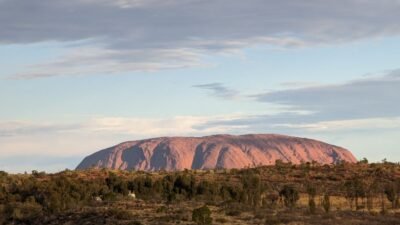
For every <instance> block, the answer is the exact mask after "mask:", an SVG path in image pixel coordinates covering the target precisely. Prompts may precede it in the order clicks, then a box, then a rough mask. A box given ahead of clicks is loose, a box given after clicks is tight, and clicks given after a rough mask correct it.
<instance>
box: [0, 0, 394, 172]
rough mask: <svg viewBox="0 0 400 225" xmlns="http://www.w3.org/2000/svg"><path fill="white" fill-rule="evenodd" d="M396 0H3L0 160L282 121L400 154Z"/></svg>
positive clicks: (43, 157) (373, 152)
mask: <svg viewBox="0 0 400 225" xmlns="http://www.w3.org/2000/svg"><path fill="white" fill-rule="evenodd" d="M399 11H400V1H399V0H380V1H376V0H338V1H325V0H297V1H290V0H281V1H273V0H248V1H242V0H69V1H62V0H0V170H5V171H8V172H14V173H20V172H24V171H28V172H29V171H31V170H34V169H35V170H39V171H48V172H56V171H60V170H64V169H66V168H69V169H74V168H75V167H76V166H77V164H78V163H79V162H80V161H81V160H82V159H83V157H85V156H86V155H88V154H91V153H93V152H95V151H98V150H101V149H104V148H106V147H110V146H113V145H116V144H118V143H121V142H124V141H128V140H137V139H142V138H151V137H159V136H204V135H211V134H248V133H279V134H287V135H294V136H300V137H307V138H313V139H318V140H321V141H324V142H328V143H330V144H334V145H338V146H341V147H344V148H347V149H349V150H351V151H352V152H353V153H354V155H355V156H356V157H357V158H358V159H362V158H364V157H365V158H367V159H369V160H370V161H374V162H375V161H381V160H383V159H387V160H388V161H393V162H399V161H400V154H399V151H400V149H399V146H400V138H399V137H400V62H399V59H400V23H399V22H398V21H400V13H398V12H399Z"/></svg>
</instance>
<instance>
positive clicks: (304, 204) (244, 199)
mask: <svg viewBox="0 0 400 225" xmlns="http://www.w3.org/2000/svg"><path fill="white" fill-rule="evenodd" d="M130 193H135V195H136V198H133V196H132V194H130ZM399 199H400V165H399V164H395V163H388V162H382V163H375V164H369V163H368V162H367V161H366V160H363V161H361V162H359V163H357V164H347V163H341V164H338V165H331V166H329V165H318V164H316V163H304V164H301V165H292V164H287V163H282V162H279V161H278V162H277V164H276V165H275V166H263V167H258V168H248V169H242V170H236V169H231V170H226V169H221V170H209V171H188V170H187V171H179V172H163V171H160V172H141V171H132V172H128V171H110V170H106V169H101V170H96V169H91V170H86V171H69V170H66V171H63V172H60V173H57V174H45V173H43V172H41V173H39V172H37V171H33V172H32V173H31V174H18V175H10V174H7V173H5V172H0V224H136V225H138V224H360V225H361V224H400V210H399V209H398V208H399V207H400V200H399Z"/></svg>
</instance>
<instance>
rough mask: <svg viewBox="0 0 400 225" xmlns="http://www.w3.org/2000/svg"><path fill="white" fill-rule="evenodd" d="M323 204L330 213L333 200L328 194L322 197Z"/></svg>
mask: <svg viewBox="0 0 400 225" xmlns="http://www.w3.org/2000/svg"><path fill="white" fill-rule="evenodd" d="M322 206H323V207H324V210H325V212H326V213H329V211H330V210H331V200H330V196H329V195H328V194H325V195H324V198H323V199H322Z"/></svg>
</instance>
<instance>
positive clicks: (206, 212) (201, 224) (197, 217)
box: [192, 205, 212, 225]
mask: <svg viewBox="0 0 400 225" xmlns="http://www.w3.org/2000/svg"><path fill="white" fill-rule="evenodd" d="M192 221H193V222H196V223H197V224H198V225H206V224H211V223H212V218H211V210H210V209H209V208H208V207H207V206H206V205H205V206H203V207H200V208H197V209H194V210H193V213H192Z"/></svg>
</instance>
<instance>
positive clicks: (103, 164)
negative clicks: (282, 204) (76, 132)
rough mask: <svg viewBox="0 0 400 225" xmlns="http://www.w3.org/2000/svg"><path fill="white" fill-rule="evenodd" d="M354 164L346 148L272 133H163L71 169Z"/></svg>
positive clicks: (109, 150) (110, 150) (89, 158)
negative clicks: (198, 135)
mask: <svg viewBox="0 0 400 225" xmlns="http://www.w3.org/2000/svg"><path fill="white" fill-rule="evenodd" d="M276 160H282V161H284V162H292V163H294V164H299V163H301V162H310V161H316V162H319V163H322V164H332V163H338V162H340V161H347V162H356V161H357V160H356V158H355V157H354V156H353V155H352V154H351V153H350V152H349V151H348V150H346V149H344V148H341V147H337V146H333V145H329V144H326V143H323V142H320V141H316V140H311V139H305V138H297V137H290V136H283V135H274V134H257V135H253V134H251V135H240V136H234V135H214V136H208V137H198V138H197V137H163V138H154V139H147V140H141V141H130V142H124V143H122V144H119V145H116V146H114V147H111V148H107V149H104V150H101V151H99V152H96V153H94V154H92V155H90V156H87V157H86V158H85V159H84V160H83V161H82V162H81V163H80V164H79V166H78V167H77V169H86V168H91V167H96V168H111V169H121V170H148V171H154V170H183V169H214V168H243V167H254V166H260V165H272V164H274V163H275V161H276Z"/></svg>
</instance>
